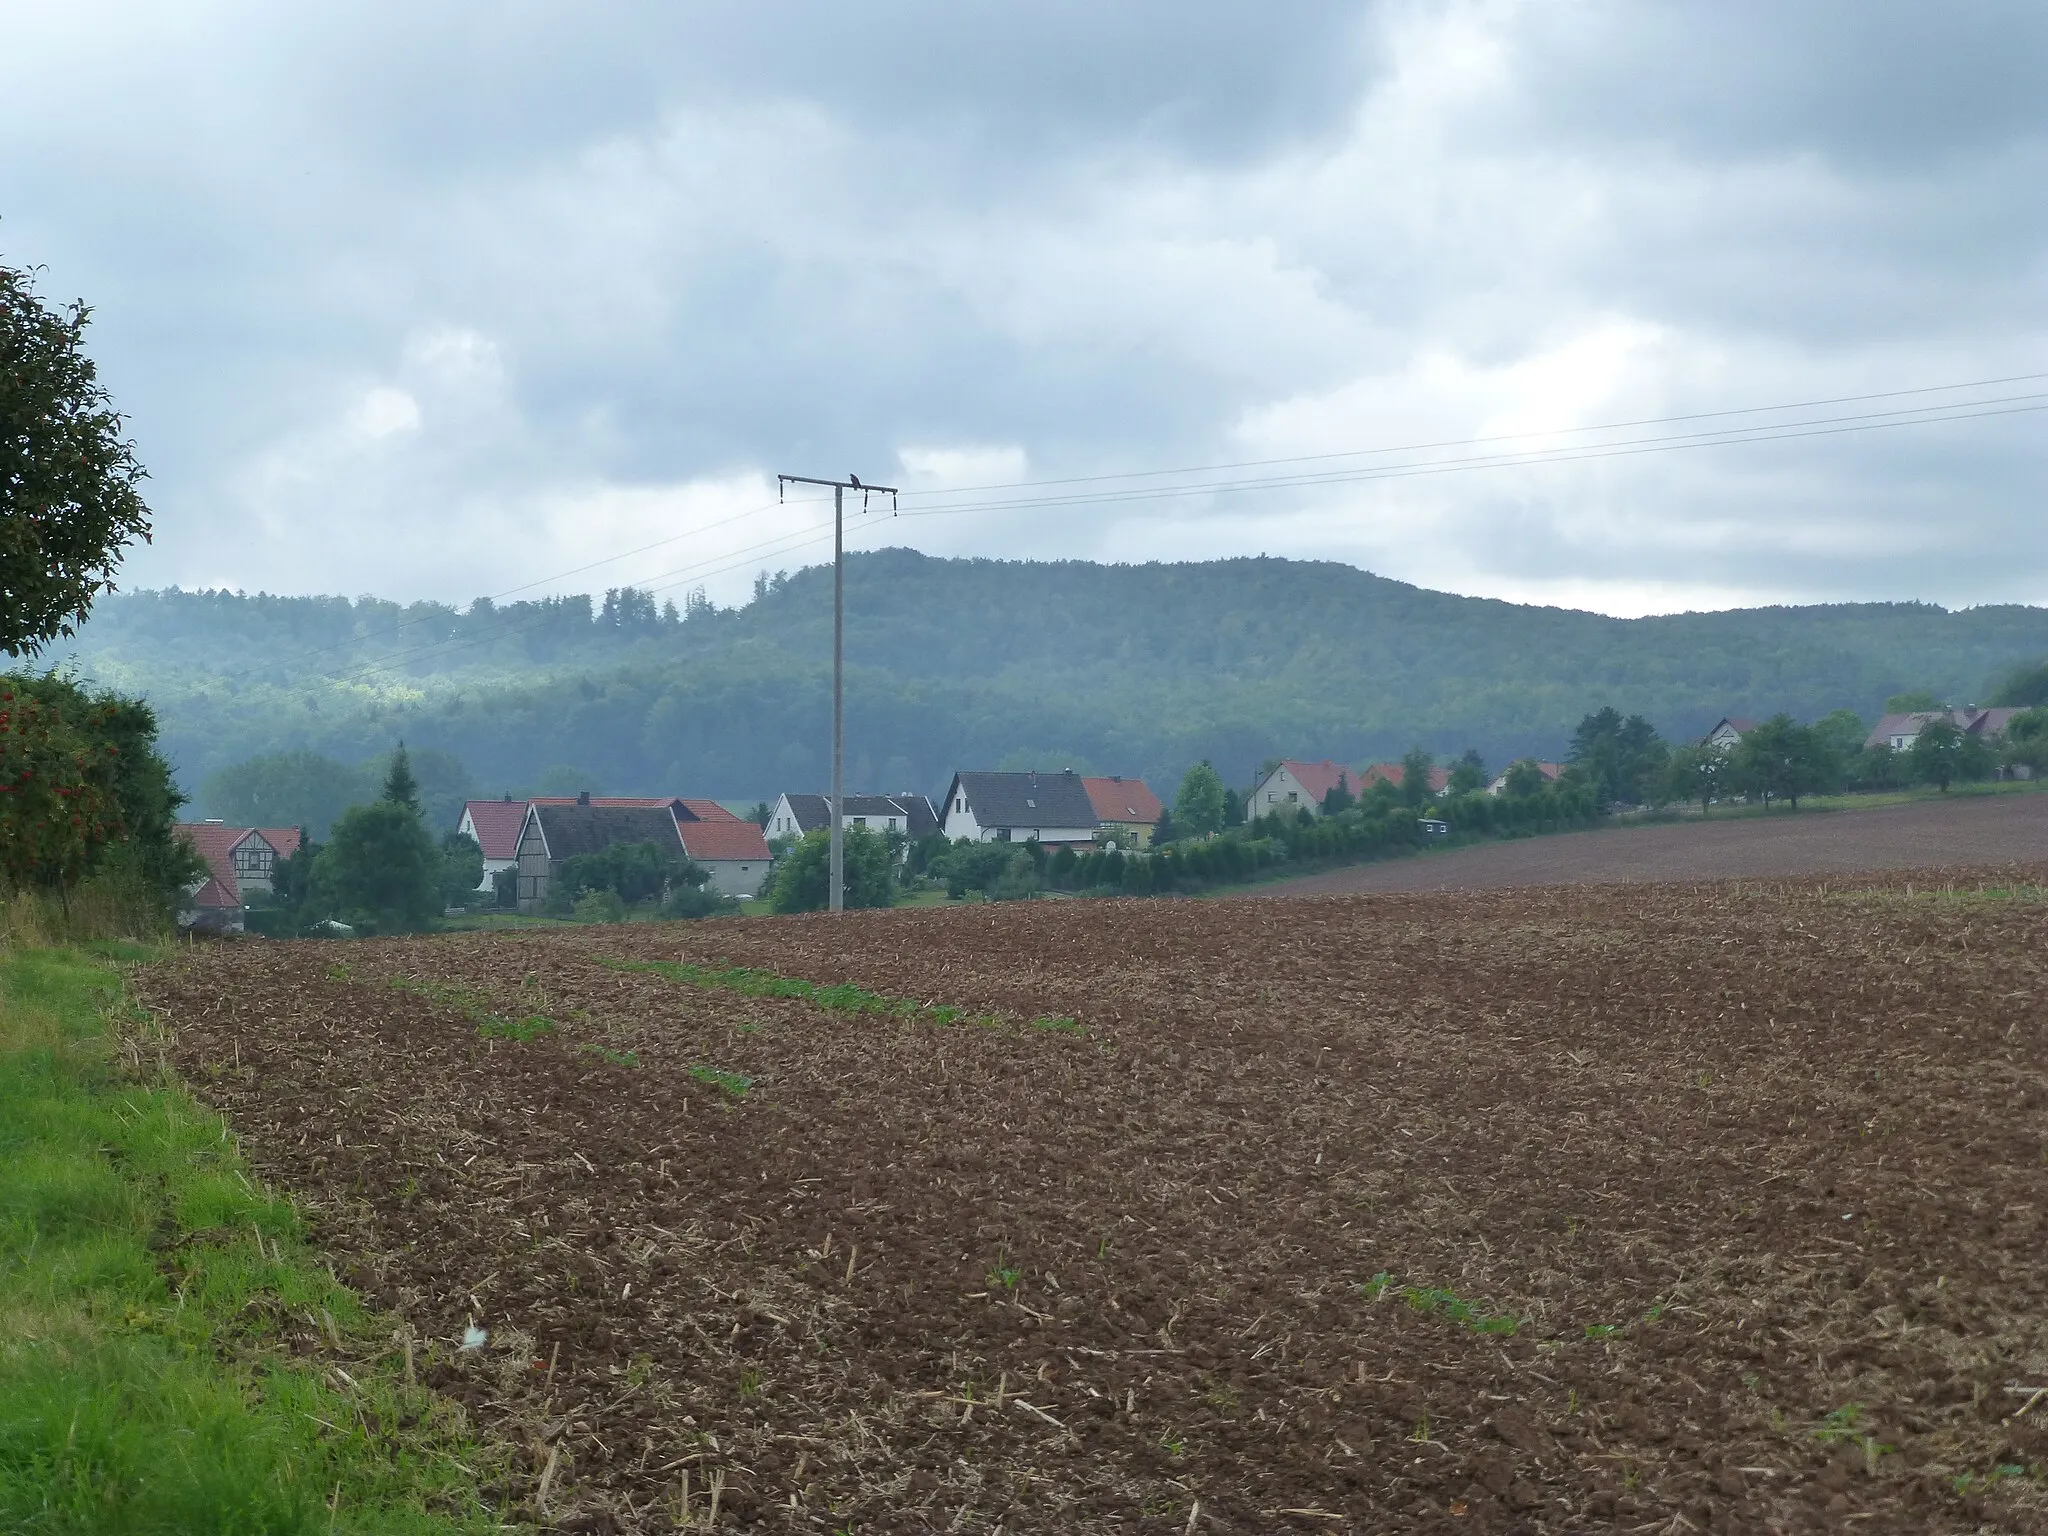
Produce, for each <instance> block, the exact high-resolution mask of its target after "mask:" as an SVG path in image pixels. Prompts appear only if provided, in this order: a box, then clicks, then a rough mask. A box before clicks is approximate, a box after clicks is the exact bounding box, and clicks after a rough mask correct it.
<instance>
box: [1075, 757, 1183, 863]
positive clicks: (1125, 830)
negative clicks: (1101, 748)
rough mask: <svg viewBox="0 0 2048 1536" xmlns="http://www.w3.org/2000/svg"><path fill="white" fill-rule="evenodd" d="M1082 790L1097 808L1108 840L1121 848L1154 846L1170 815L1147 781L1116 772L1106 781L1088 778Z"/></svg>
mask: <svg viewBox="0 0 2048 1536" xmlns="http://www.w3.org/2000/svg"><path fill="white" fill-rule="evenodd" d="M1081 787H1082V788H1083V789H1085V790H1087V791H1088V801H1089V803H1090V804H1091V805H1093V806H1094V807H1095V820H1096V821H1097V822H1098V823H1099V824H1100V826H1101V829H1102V836H1103V838H1104V840H1105V841H1108V842H1113V843H1115V844H1116V846H1117V847H1119V848H1150V847H1151V846H1152V835H1153V833H1155V832H1157V831H1158V830H1159V818H1160V817H1162V816H1164V815H1165V814H1166V807H1165V806H1163V805H1161V804H1160V803H1159V797H1158V796H1157V795H1155V794H1153V793H1152V790H1151V788H1150V787H1149V786H1148V785H1147V784H1146V783H1145V781H1144V780H1143V779H1127V778H1125V777H1124V776H1123V775H1121V774H1115V773H1113V774H1110V775H1108V776H1107V777H1106V778H1103V777H1093V776H1084V777H1083V778H1082V780H1081Z"/></svg>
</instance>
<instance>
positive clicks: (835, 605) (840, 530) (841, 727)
mask: <svg viewBox="0 0 2048 1536" xmlns="http://www.w3.org/2000/svg"><path fill="white" fill-rule="evenodd" d="M786 485H829V486H830V487H831V488H832V798H831V800H830V801H829V802H828V803H827V805H826V807H825V809H826V812H827V813H828V814H829V815H830V817H831V818H832V819H831V823H830V825H831V828H832V873H831V876H830V878H829V880H828V881H827V883H826V893H827V905H829V906H830V907H831V909H832V910H833V911H834V912H844V911H845V910H846V817H845V814H844V813H843V812H842V811H841V810H840V808H839V807H840V805H841V804H842V803H843V799H844V796H845V794H846V698H845V686H846V493H847V492H848V491H859V492H860V496H861V506H862V507H863V508H865V507H866V506H867V499H868V497H870V496H887V497H889V498H891V499H892V501H893V499H894V498H895V495H896V487H895V486H893V485H862V484H861V481H860V476H859V475H848V476H847V477H846V478H845V479H844V480H814V479H812V478H811V477H810V476H809V475H777V476H776V477H775V489H776V493H777V495H780V494H781V491H782V488H783V487H784V486H786Z"/></svg>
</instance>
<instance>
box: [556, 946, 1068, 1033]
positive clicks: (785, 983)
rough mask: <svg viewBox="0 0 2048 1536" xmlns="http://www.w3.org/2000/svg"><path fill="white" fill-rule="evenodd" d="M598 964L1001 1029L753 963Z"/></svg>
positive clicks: (850, 1008)
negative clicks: (755, 966) (785, 974)
mask: <svg viewBox="0 0 2048 1536" xmlns="http://www.w3.org/2000/svg"><path fill="white" fill-rule="evenodd" d="M592 958H593V959H595V960H596V961H597V963H598V964H599V965H602V966H604V967H606V968H607V969H610V970H614V971H643V972H646V973H648V974H649V975H654V976H666V977H667V978H668V979H669V980H670V981H681V982H687V983H688V984H689V985H691V986H693V987H709V988H713V989H715V990H718V991H722V992H737V993H738V994H739V995H740V996H742V997H793V998H797V999H799V1000H801V1001H803V1002H807V1003H816V1004H817V1005H818V1006H819V1007H821V1008H835V1009H838V1010H840V1011H841V1012H844V1013H879V1014H886V1015H888V1016H889V1017H891V1018H899V1019H917V1020H919V1021H921V1022H923V1023H927V1024H959V1023H963V1022H965V1023H968V1024H977V1025H980V1026H981V1027H983V1028H985V1029H999V1028H1001V1027H1002V1023H1003V1021H1002V1020H1001V1019H1000V1018H999V1017H997V1016H996V1015H995V1014H992V1013H976V1014H970V1013H969V1012H968V1011H967V1010H966V1009H965V1008H954V1007H950V1006H948V1005H947V1004H944V1003H920V1002H918V1001H916V1000H915V999H914V998H908V997H887V996H884V995H883V994H882V993H880V992H870V991H869V990H868V989H867V988H866V987H861V986H856V985H854V984H853V983H852V982H850V981H841V982H834V983H832V984H831V985H829V986H825V985H820V984H819V983H818V982H815V981H805V980H804V979H803V978H802V977H800V976H783V975H780V974H778V973H777V972H775V971H763V970H757V969H755V968H754V967H753V966H750V965H734V966H715V965H692V964H690V963H689V962H688V961H683V960H621V959H617V958H615V957H613V956H610V955H595V956H593V957H592ZM1031 1025H1032V1027H1033V1028H1034V1029H1043V1030H1050V1031H1053V1032H1056V1033H1059V1034H1067V1035H1082V1036H1085V1035H1086V1033H1087V1031H1085V1030H1084V1029H1082V1027H1081V1026H1080V1025H1079V1024H1078V1023H1076V1022H1075V1021H1074V1020H1072V1019H1069V1018H1039V1019H1033V1020H1032V1021H1031Z"/></svg>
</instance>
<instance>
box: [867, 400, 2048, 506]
mask: <svg viewBox="0 0 2048 1536" xmlns="http://www.w3.org/2000/svg"><path fill="white" fill-rule="evenodd" d="M2020 402H2042V403H2020ZM1969 405H1987V406H2000V407H2010V408H2007V409H1994V410H1971V409H1968V408H1967V406H1969ZM2044 409H2048V393H2041V394H2031V395H2013V396H2008V397H2005V398H2004V399H1999V400H1989V401H1972V402H1957V403H1955V404H1952V405H1943V406H1929V407H1925V408H1923V410H1922V411H1920V412H1901V411H1880V412H1865V413H1861V414H1858V415H1853V416H1839V417H1823V418H1818V419H1816V420H1814V421H1805V422H1762V423H1758V424H1756V425H1755V426H1751V427H1735V428H1727V429H1723V430H1721V431H1717V432H1688V433H1670V434H1666V435H1663V436H1660V437H1648V438H1636V439H1627V440H1624V441H1622V442H1619V443H1588V444H1564V445H1560V446H1558V447H1555V448H1532V449H1528V450H1526V451H1523V452H1517V453H1492V454H1476V455H1470V456H1468V457H1465V458H1459V459H1433V460H1422V461H1418V462H1415V463H1410V464H1392V465H1383V464H1382V465H1361V466H1357V467H1355V468H1351V469H1335V470H1324V471H1318V472H1316V473H1313V474H1304V475H1269V476H1260V477H1257V478H1252V479H1245V480H1212V481H1195V482H1189V483H1183V484H1178V485H1163V486H1138V487H1131V488H1129V489H1119V490H1104V491H1083V492H1074V493H1071V494H1066V495H1057V496H1028V497H1012V498H1009V499H1006V500H1001V501H976V502H965V503H961V504H960V505H957V506H946V507H925V508H919V509H916V510H913V511H910V512H906V513H904V514H903V516H905V517H931V516H936V515H941V514H946V513H953V512H1003V511H1015V510H1020V509H1026V508H1043V507H1064V506H1092V505H1101V504H1107V503H1113V502H1131V501H1158V500H1162V499H1166V498H1169V497H1183V496H1198V495H1215V494H1221V493H1223V492H1228V491H1244V490H1275V489H1285V488H1289V487H1294V486H1314V485H1341V484H1347V483H1352V482H1357V481H1364V480H1375V479H1394V478H1405V477H1409V476H1413V475H1419V474H1432V473H1444V472H1448V471H1451V470H1469V469H1500V468H1515V467H1519V466H1523V465H1541V464H1550V463H1571V462H1574V461H1577V460H1580V459H1588V458H1610V457H1625V456H1631V455H1634V454H1641V453H1654V452H1671V451H1676V450H1679V449H1685V448H1711V447H1722V446H1732V445H1735V444H1739V443H1752V442H1775V441H1779V440H1783V439H1788V438H1799V437H1824V436H1833V435H1837V434H1838V433H1840V432H1850V431H1870V430H1876V429H1880V428H1886V427H1908V426H1920V425H1927V424H1937V423H1940V422H1944V421H1969V420H1973V419H1976V418H1978V417H1985V416H2008V415H2014V414H2020V413H2023V412H2027V411H2038V410H2044ZM1937 411H1938V412H1940V413H1941V414H1932V413H1933V412H1937ZM1805 429H1812V430H1805ZM1481 441H1483V440H1481ZM1446 446H1459V445H1446ZM1364 451H1365V450H1361V452H1364ZM1344 456H1345V457H1349V456H1350V455H1344ZM1266 462H1268V463H1271V464H1282V463H1303V462H1309V461H1308V460H1303V459H1276V460H1269V461H1266ZM1047 483H1079V482H1047ZM931 494H959V493H937V492H935V493H931Z"/></svg>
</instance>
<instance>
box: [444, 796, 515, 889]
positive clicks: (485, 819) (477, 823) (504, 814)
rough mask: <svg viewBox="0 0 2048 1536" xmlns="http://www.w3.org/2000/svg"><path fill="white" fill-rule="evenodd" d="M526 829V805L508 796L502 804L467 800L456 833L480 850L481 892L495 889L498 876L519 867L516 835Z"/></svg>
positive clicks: (479, 884)
mask: <svg viewBox="0 0 2048 1536" xmlns="http://www.w3.org/2000/svg"><path fill="white" fill-rule="evenodd" d="M525 825H526V802H525V801H524V800H514V799H513V798H512V797H511V796H510V795H507V796H505V798H504V799H502V800H466V801H464V802H463V806H462V820H461V821H460V822H458V823H457V824H456V827H455V830H456V831H458V832H460V833H462V834H463V835H464V836H465V837H471V838H474V839H475V840H476V845H477V847H479V848H481V849H482V850H483V855H484V877H483V879H482V880H481V881H479V882H478V884H477V889H478V890H480V891H488V890H492V889H494V888H495V885H496V882H497V878H498V876H499V875H500V874H501V873H503V872H504V871H505V870H508V869H513V868H516V867H517V866H518V864H519V833H520V831H521V829H522V828H524V827H525Z"/></svg>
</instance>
